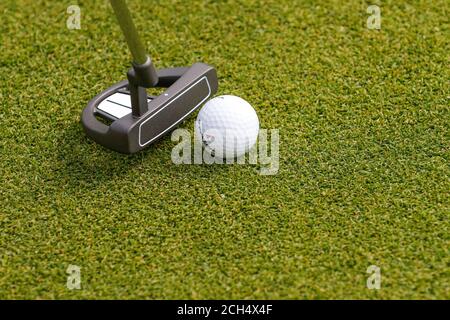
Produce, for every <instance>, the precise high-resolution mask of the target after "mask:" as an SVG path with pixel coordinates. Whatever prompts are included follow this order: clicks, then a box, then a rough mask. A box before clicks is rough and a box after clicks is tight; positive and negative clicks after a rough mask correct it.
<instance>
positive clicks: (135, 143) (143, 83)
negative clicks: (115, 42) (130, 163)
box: [81, 0, 218, 154]
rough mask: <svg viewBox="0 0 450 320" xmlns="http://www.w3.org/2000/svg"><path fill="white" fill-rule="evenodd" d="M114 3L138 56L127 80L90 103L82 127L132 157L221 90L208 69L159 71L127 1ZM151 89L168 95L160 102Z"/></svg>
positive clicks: (203, 66) (200, 65)
mask: <svg viewBox="0 0 450 320" xmlns="http://www.w3.org/2000/svg"><path fill="white" fill-rule="evenodd" d="M110 2H111V5H112V7H113V9H114V12H115V14H116V16H117V20H118V21H119V24H120V27H121V29H122V32H123V34H124V36H125V39H126V41H127V44H128V47H129V49H130V51H131V54H132V56H133V63H132V68H131V69H130V70H129V71H128V73H127V80H124V81H122V82H119V83H117V84H115V85H113V86H112V87H110V88H108V89H107V90H105V91H103V92H102V93H100V94H99V95H97V96H96V97H95V98H93V99H92V100H91V101H90V102H89V104H88V105H87V107H86V108H85V109H84V111H83V113H82V115H81V123H82V125H83V128H84V130H85V132H86V134H87V135H88V136H89V137H90V138H91V139H93V140H94V141H95V142H97V143H99V144H100V145H102V146H104V147H106V148H109V149H112V150H115V151H117V152H121V153H126V154H132V153H136V152H138V151H141V150H143V149H145V148H146V147H148V146H150V145H151V144H152V143H153V142H155V141H157V140H158V139H160V138H161V137H163V136H164V135H165V134H167V133H169V132H171V130H172V129H174V128H175V127H176V126H177V125H178V124H180V123H181V122H182V121H183V120H184V119H185V118H187V117H188V116H189V115H190V114H191V113H192V112H193V111H195V110H196V109H197V108H198V107H200V106H201V105H202V104H204V103H205V102H206V101H207V100H208V99H209V98H210V97H211V96H212V95H214V94H215V93H216V92H217V89H218V80H217V73H216V70H215V69H214V68H213V67H212V66H209V65H207V64H204V63H196V64H194V65H192V66H191V67H181V68H168V69H160V70H156V69H155V67H154V65H153V62H152V60H151V59H150V57H149V56H148V55H147V53H146V51H145V49H144V46H143V45H142V43H141V41H140V39H139V36H138V32H137V30H136V27H135V25H134V23H133V20H132V18H131V14H130V11H129V9H128V7H127V4H126V2H125V0H110ZM147 88H167V89H166V90H165V91H164V92H163V93H162V94H161V95H159V96H149V95H148V94H147V90H146V89H147ZM99 118H102V119H103V120H106V121H100V119H99ZM106 122H110V124H109V125H108V124H106Z"/></svg>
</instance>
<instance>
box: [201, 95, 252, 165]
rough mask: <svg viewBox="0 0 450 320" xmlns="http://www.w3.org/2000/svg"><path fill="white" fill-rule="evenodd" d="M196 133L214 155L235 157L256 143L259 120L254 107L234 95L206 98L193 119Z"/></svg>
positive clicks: (206, 148) (228, 157) (225, 157)
mask: <svg viewBox="0 0 450 320" xmlns="http://www.w3.org/2000/svg"><path fill="white" fill-rule="evenodd" d="M195 131H196V137H197V138H198V139H201V141H202V143H203V146H204V148H205V150H207V151H208V152H209V153H210V154H211V155H213V156H214V157H221V158H224V159H230V158H238V157H240V156H242V155H244V154H245V153H246V152H248V151H249V150H250V149H251V148H252V147H253V146H254V145H255V143H256V140H257V138H258V133H259V120H258V115H257V114H256V111H255V109H253V107H252V106H251V105H250V104H249V103H248V102H247V101H245V100H244V99H242V98H239V97H236V96H230V95H226V96H220V97H216V98H214V99H211V100H210V101H208V102H207V103H206V104H205V105H204V107H203V108H202V109H201V110H200V112H199V114H198V117H197V120H196V121H195Z"/></svg>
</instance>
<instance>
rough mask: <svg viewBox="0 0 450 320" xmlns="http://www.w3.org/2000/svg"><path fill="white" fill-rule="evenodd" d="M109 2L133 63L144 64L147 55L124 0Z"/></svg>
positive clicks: (111, 0)
mask: <svg viewBox="0 0 450 320" xmlns="http://www.w3.org/2000/svg"><path fill="white" fill-rule="evenodd" d="M110 2H111V6H112V7H113V9H114V13H115V14H116V17H117V20H118V21H119V24H120V28H121V29H122V32H123V34H124V36H125V40H126V41H127V43H128V48H130V51H131V54H132V55H133V59H134V63H135V64H137V65H140V64H145V63H146V62H147V59H148V55H147V52H146V51H145V48H144V46H143V44H142V42H141V40H140V39H139V36H138V32H137V29H136V26H135V25H134V23H133V20H132V18H131V13H130V10H129V9H128V7H127V4H126V2H125V0H110Z"/></svg>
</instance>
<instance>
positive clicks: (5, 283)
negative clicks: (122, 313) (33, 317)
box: [0, 0, 450, 299]
mask: <svg viewBox="0 0 450 320" xmlns="http://www.w3.org/2000/svg"><path fill="white" fill-rule="evenodd" d="M72 4H76V1H42V0H37V1H31V0H28V1H26V0H2V1H1V2H0V16H1V24H0V31H1V32H0V45H1V47H0V107H1V109H0V110H1V113H0V120H1V127H0V134H1V139H0V147H1V153H0V159H1V167H0V174H1V188H0V197H1V198H0V200H1V209H0V298H2V299H9V298H26V299H46V298H60V299H78V298H89V299H91V298H94V299H100V298H103V299H111V298H112V299H113V298H125V299H133V298H147V299H154V298H158V299H165V298H170V299H190V298H194V299H208V298H211V299H217V298H220V299H227V298H238V299H241V298H242V299H247V298H256V299H259V298H270V299H278V298H288V299H304V298H308V299H311V298H321V299H330V298H338V299H351V298H363V299H377V298H381V299H397V298H398V299H410V298H414V299H416V298H418V299H420V298H431V299H445V298H450V289H449V288H450V286H449V278H450V273H449V262H450V261H449V244H450V239H449V212H450V201H449V190H450V177H449V174H450V169H449V160H450V157H449V138H450V132H449V129H450V123H449V121H450V117H449V116H450V112H449V98H450V97H449V95H450V92H449V79H450V73H449V69H448V66H449V52H450V47H449V36H450V35H449V23H448V17H449V16H450V8H449V7H450V6H449V3H448V1H445V0H437V1H433V2H431V1H382V2H378V4H380V6H381V10H382V19H383V20H382V26H381V30H368V29H367V27H366V20H367V18H368V17H369V14H367V13H366V9H367V7H368V6H369V5H371V4H377V1H375V3H373V2H366V1H345V2H342V1H338V0H333V1H317V0H315V1H311V0H309V1H293V0H290V1H288V0H266V1H256V0H240V1H238V0H233V1H232V0H229V1H218V0H216V1H200V0H195V1H183V0H177V1H175V0H165V1H155V2H150V1H144V0H135V1H129V4H130V7H131V10H132V11H133V13H134V17H135V20H136V24H137V25H138V27H139V28H140V29H142V36H143V37H144V38H145V43H146V46H147V47H148V48H149V51H150V52H151V54H152V57H153V59H154V61H155V63H156V65H157V66H158V67H170V66H183V65H191V64H193V63H194V62H197V61H205V62H207V63H209V64H212V65H214V66H216V67H217V69H218V73H219V76H220V90H219V94H235V95H238V96H241V97H243V98H245V99H246V100H248V101H249V102H250V103H251V104H252V105H253V106H254V107H255V109H256V110H257V112H258V114H259V118H260V122H261V126H262V127H263V128H267V129H279V130H280V138H281V145H280V169H279V172H278V174H277V175H274V176H261V175H259V174H258V169H259V166H257V165H256V166H255V165H212V166H209V165H181V166H176V165H174V164H173V163H172V161H171V150H172V148H173V147H174V146H175V145H176V143H175V142H172V141H171V139H170V137H168V138H166V139H164V140H162V141H161V142H159V143H157V144H156V145H154V146H152V147H151V148H149V149H148V150H146V151H144V152H142V153H139V154H137V155H134V156H125V155H120V154H117V153H114V152H111V151H108V150H106V149H104V148H102V147H100V146H99V145H96V144H95V143H93V142H92V141H91V140H89V139H88V138H87V137H86V136H85V135H84V133H83V130H82V127H81V125H80V121H79V119H80V112H81V110H82V109H83V108H84V106H85V105H86V104H87V102H88V101H89V99H91V98H92V97H93V96H94V95H96V94H97V93H99V92H101V91H102V90H103V89H105V88H107V87H108V86H110V85H112V84H113V83H115V82H117V81H120V80H122V79H123V78H124V76H125V72H126V70H127V68H128V66H129V59H130V58H129V54H128V51H127V48H126V45H125V43H124V41H123V38H122V34H121V33H120V29H119V27H118V26H117V23H116V21H115V17H114V15H113V13H112V10H111V8H110V7H109V5H108V2H106V1H78V4H79V5H80V7H81V9H82V20H81V22H82V29H81V30H68V29H67V28H66V19H67V18H68V14H67V13H66V8H67V7H68V6H69V5H72ZM194 118H195V116H194V117H191V118H190V120H189V121H188V122H186V123H185V124H184V125H183V127H184V128H189V129H190V130H191V132H192V131H193V122H194ZM69 264H74V265H78V266H80V267H81V268H82V269H81V279H82V280H81V281H82V288H81V290H73V291H70V290H68V289H67V288H66V279H67V274H66V269H67V267H68V265H69ZM370 265H377V266H379V267H380V268H381V275H382V284H381V289H380V290H369V289H367V288H366V279H367V277H368V276H369V274H367V273H366V270H367V268H368V267H369V266H370Z"/></svg>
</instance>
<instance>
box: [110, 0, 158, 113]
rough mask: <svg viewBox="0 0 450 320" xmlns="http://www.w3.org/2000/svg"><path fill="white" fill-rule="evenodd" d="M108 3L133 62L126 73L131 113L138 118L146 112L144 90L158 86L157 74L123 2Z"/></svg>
mask: <svg viewBox="0 0 450 320" xmlns="http://www.w3.org/2000/svg"><path fill="white" fill-rule="evenodd" d="M110 2H111V6H112V7H113V9H114V12H115V14H116V17H117V20H118V21H119V24H120V28H121V29H122V32H123V34H124V36H125V40H126V41H127V43H128V48H129V49H130V51H131V54H132V56H133V60H134V61H133V69H132V70H130V71H129V72H128V82H129V89H130V92H131V105H132V111H133V112H132V113H133V116H134V117H137V118H138V117H141V116H142V115H144V114H145V113H146V112H147V111H148V103H147V91H146V88H151V87H154V86H156V85H157V84H158V81H159V79H158V74H157V71H156V69H155V67H154V65H153V62H152V60H151V59H150V57H149V56H148V55H147V53H146V51H145V49H144V46H143V45H142V42H141V40H140V38H139V35H138V32H137V29H136V26H135V25H134V23H133V19H132V18H131V13H130V10H129V9H128V6H127V4H126V2H125V0H110Z"/></svg>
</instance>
